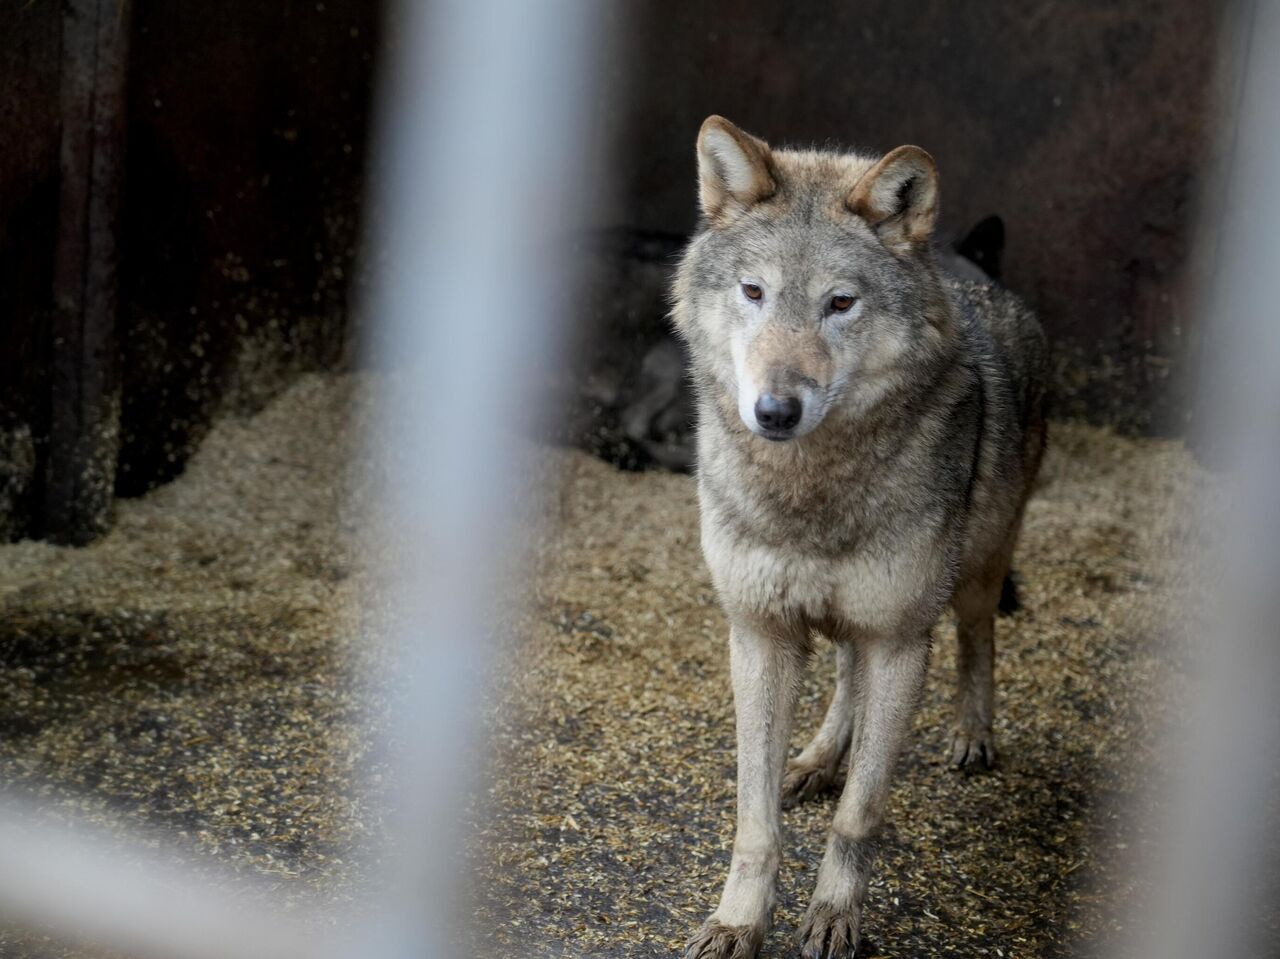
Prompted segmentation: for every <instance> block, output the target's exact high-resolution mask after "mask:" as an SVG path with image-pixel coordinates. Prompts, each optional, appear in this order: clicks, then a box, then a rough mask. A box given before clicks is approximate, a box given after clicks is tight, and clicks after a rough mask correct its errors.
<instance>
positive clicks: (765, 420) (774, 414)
mask: <svg viewBox="0 0 1280 959" xmlns="http://www.w3.org/2000/svg"><path fill="white" fill-rule="evenodd" d="M802 409H803V407H801V405H800V400H798V399H797V398H796V397H794V396H774V395H773V394H772V393H765V394H764V396H762V397H760V399H758V400H756V422H757V423H759V424H760V428H761V429H766V430H779V431H781V430H789V429H791V428H792V427H794V426H795V425H796V424H797V423H799V422H800V413H801V411H802Z"/></svg>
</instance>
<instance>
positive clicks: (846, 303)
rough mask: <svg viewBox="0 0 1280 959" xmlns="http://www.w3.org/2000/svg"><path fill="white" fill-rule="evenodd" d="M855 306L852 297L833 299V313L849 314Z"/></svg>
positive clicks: (834, 297)
mask: <svg viewBox="0 0 1280 959" xmlns="http://www.w3.org/2000/svg"><path fill="white" fill-rule="evenodd" d="M852 306H853V297H851V296H833V297H832V298H831V312H832V313H848V312H849V309H850V308H851V307H852Z"/></svg>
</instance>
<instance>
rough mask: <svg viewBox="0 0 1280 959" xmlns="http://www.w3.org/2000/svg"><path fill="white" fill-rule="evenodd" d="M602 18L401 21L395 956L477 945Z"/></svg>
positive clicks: (468, 4) (384, 204)
mask: <svg viewBox="0 0 1280 959" xmlns="http://www.w3.org/2000/svg"><path fill="white" fill-rule="evenodd" d="M601 17H602V5H600V4H596V3H593V2H590V0H543V2H538V3H514V2H512V3H506V2H495V0H440V2H435V3H431V4H426V3H418V2H415V0H401V2H400V3H398V4H397V5H395V7H394V8H393V13H392V24H391V29H390V30H389V31H388V32H389V33H390V34H392V35H393V36H395V37H396V38H397V39H398V43H397V44H396V49H395V50H394V51H393V52H392V56H393V61H392V65H391V73H390V74H389V76H388V77H387V78H386V79H387V82H386V91H385V94H384V96H385V100H384V103H383V113H382V117H381V127H380V137H379V139H380V143H381V161H382V162H381V164H380V166H379V172H378V177H379V188H378V193H377V196H376V198H375V207H376V209H377V210H378V211H380V214H381V221H382V222H383V223H384V224H385V229H384V230H382V231H380V232H378V233H376V234H375V235H374V237H373V238H372V243H373V245H374V246H375V251H374V252H375V254H376V255H377V257H378V258H379V259H380V261H381V262H382V263H383V265H384V272H383V274H382V279H381V283H380V289H379V291H378V293H377V294H376V295H375V310H376V317H377V323H376V330H377V336H376V341H375V342H374V344H373V352H374V355H375V358H376V361H377V365H378V366H379V367H381V368H384V369H388V370H390V371H391V375H390V383H391V388H390V389H389V390H388V392H387V396H386V402H387V405H386V412H385V417H384V425H383V429H382V430H381V431H380V432H381V434H382V436H383V437H384V439H385V442H384V443H383V444H382V445H380V446H377V447H375V448H374V449H373V450H372V458H373V459H374V460H376V461H379V462H380V463H381V464H382V469H381V472H382V473H383V474H385V475H387V476H389V477H390V478H391V483H390V489H391V493H390V496H389V497H388V502H387V515H388V517H389V520H388V521H385V522H384V523H383V526H384V527H386V528H389V529H390V530H391V533H390V535H391V536H392V537H393V538H394V540H395V545H394V548H392V549H390V550H389V552H390V553H391V554H392V555H395V556H396V557H397V560H396V563H397V566H396V568H395V569H394V570H393V571H392V580H393V584H394V589H393V596H394V600H395V606H396V607H397V609H398V610H399V612H400V613H401V615H402V617H403V618H402V620H401V626H400V628H399V644H398V646H399V665H398V673H399V675H400V676H402V677H403V678H404V681H405V682H404V687H405V692H404V695H403V696H401V697H400V699H399V700H398V704H399V708H398V713H397V716H396V719H395V722H394V724H393V734H392V736H391V741H392V743H393V744H395V745H394V746H393V755H394V757H395V762H394V766H395V769H396V776H397V777H398V778H399V788H398V792H397V793H396V797H395V800H394V804H395V807H396V811H395V815H394V820H395V822H396V824H397V827H396V828H397V834H398V840H399V843H398V848H397V850H396V855H395V856H394V857H393V858H394V860H395V864H394V866H393V867H392V869H393V872H392V878H391V881H390V883H389V886H390V888H391V889H392V890H393V892H392V895H391V899H390V901H389V902H388V903H386V916H385V918H384V920H383V921H380V922H379V923H378V924H377V929H378V933H377V935H378V937H379V939H380V942H381V946H380V947H379V950H378V952H377V954H378V955H382V956H389V957H396V959H399V957H405V959H407V957H415V959H417V957H434V956H446V955H454V954H457V952H458V951H459V949H460V947H459V945H458V942H459V941H462V940H464V939H465V937H466V935H467V930H465V929H462V928H459V925H460V924H459V922H458V921H457V916H458V915H459V914H465V912H466V911H467V910H465V909H464V908H461V906H462V901H461V899H460V898H459V897H460V892H459V889H458V880H459V873H458V863H457V861H456V860H457V855H458V853H459V835H460V830H459V821H460V817H461V814H462V811H463V805H464V802H465V801H466V798H467V796H468V794H469V792H470V790H471V787H472V786H473V785H474V784H475V782H476V777H475V770H476V769H477V768H478V767H479V766H481V765H482V764H483V755H482V753H481V752H480V741H479V735H478V732H477V729H478V723H479V694H480V690H481V686H482V676H483V675H484V671H485V668H486V665H487V663H488V661H489V659H490V655H491V652H490V647H489V637H490V636H491V634H492V630H493V629H494V625H495V624H494V622H493V620H492V618H491V616H490V613H491V611H492V610H493V608H494V607H495V605H496V599H497V597H496V596H495V591H496V590H497V589H499V582H500V576H499V574H498V570H500V569H502V568H504V567H506V566H508V565H509V564H508V562H507V559H508V557H509V556H510V555H511V552H512V546H511V533H512V524H513V522H514V520H515V517H516V511H515V508H514V504H516V503H518V502H520V501H521V500H522V499H527V497H528V495H529V494H530V492H531V491H530V479H529V477H528V475H527V474H526V473H525V472H524V471H523V470H522V467H521V463H520V458H519V456H518V455H517V453H516V446H517V444H516V439H517V437H518V435H519V433H520V432H521V430H522V429H523V428H525V427H526V426H527V425H528V424H529V422H530V407H531V405H533V404H532V399H531V397H532V395H533V377H534V374H535V372H536V371H538V370H539V369H542V368H544V366H545V364H546V363H547V362H548V360H549V356H550V354H551V352H552V351H553V350H554V348H555V345H556V344H557V343H558V342H559V330H560V329H561V327H562V326H563V324H564V318H565V313H566V311H567V310H568V300H569V297H568V295H567V294H568V290H569V288H570V286H571V284H572V269H571V267H572V263H571V261H570V257H569V251H570V246H571V244H570V243H569V242H568V238H569V235H570V234H571V232H572V230H573V227H574V226H575V225H576V220H577V217H578V215H579V213H580V212H581V210H582V207H583V205H584V204H585V202H586V201H587V198H588V193H589V189H588V188H587V187H586V185H585V184H586V183H587V182H589V180H590V177H589V176H588V175H587V174H588V166H589V163H588V160H587V157H588V154H589V149H588V146H587V142H588V138H587V136H586V130H585V129H584V127H585V118H586V117H587V116H588V115H590V112H591V111H590V110H589V109H588V107H589V105H590V101H591V97H592V90H593V89H594V87H595V84H594V69H595V63H596V62H597V60H598V58H599V56H600V50H601V46H602V45H603V44H604V42H605V38H604V37H602V35H601V30H600V22H601ZM376 215H377V214H375V216H376ZM365 948H367V946H366V947H365ZM363 954H365V955H367V954H369V953H367V952H366V953H363Z"/></svg>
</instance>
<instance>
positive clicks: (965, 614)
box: [951, 564, 1005, 769]
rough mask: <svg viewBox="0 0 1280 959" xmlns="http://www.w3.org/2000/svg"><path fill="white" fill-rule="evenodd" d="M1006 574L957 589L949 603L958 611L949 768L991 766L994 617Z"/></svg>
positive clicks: (993, 758)
mask: <svg viewBox="0 0 1280 959" xmlns="http://www.w3.org/2000/svg"><path fill="white" fill-rule="evenodd" d="M1004 578H1005V569H1004V568H1003V564H999V568H998V569H996V570H991V571H989V574H988V575H984V576H981V577H977V578H975V579H973V580H971V581H970V582H967V583H963V584H961V586H960V588H959V589H957V590H956V594H955V597H954V598H953V599H952V606H953V607H954V608H955V611H956V643H957V648H956V692H955V700H954V708H955V718H954V720H953V725H952V731H951V765H952V766H955V767H956V768H957V769H961V768H965V767H971V766H975V765H977V764H978V763H981V764H982V765H983V766H986V767H988V768H990V767H991V766H993V765H995V761H996V750H995V741H994V740H993V738H992V734H991V721H992V716H993V714H994V712H995V618H996V609H997V607H998V606H999V604H1000V591H1001V587H1002V585H1003V583H1004Z"/></svg>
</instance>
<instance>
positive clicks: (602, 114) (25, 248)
mask: <svg viewBox="0 0 1280 959" xmlns="http://www.w3.org/2000/svg"><path fill="white" fill-rule="evenodd" d="M213 9H214V8H212V7H210V5H208V4H202V3H195V2H192V0H167V2H160V0H135V2H133V3H132V4H131V10H132V23H131V38H130V43H131V53H130V59H129V75H128V81H127V83H128V86H127V100H128V122H127V133H126V143H125V147H126V160H125V164H126V166H125V170H126V175H125V191H124V201H123V212H122V224H121V228H120V242H121V263H120V287H121V299H120V304H121V305H120V315H119V321H118V330H119V344H120V347H119V348H120V359H121V378H122V383H123V386H122V433H121V448H120V465H119V471H118V475H117V482H116V487H117V492H118V493H119V494H121V495H136V494H138V493H140V492H143V491H145V490H146V489H148V488H150V487H151V486H153V485H154V484H156V483H158V482H162V481H164V480H166V479H169V478H171V477H173V476H174V475H176V474H177V473H178V472H179V471H180V470H181V468H182V465H183V463H184V462H185V460H186V457H187V456H188V455H189V453H190V451H191V450H192V449H193V448H194V446H195V445H196V444H197V443H198V441H199V439H200V437H201V436H202V435H203V432H204V430H205V429H206V427H207V424H208V422H209V419H210V417H211V416H212V415H214V414H215V413H216V412H217V411H219V410H224V409H231V410H251V409H254V408H257V407H258V406H260V405H261V404H262V403H264V402H265V401H266V400H268V399H270V398H271V396H273V395H275V393H277V392H278V391H279V389H280V388H281V387H282V386H283V385H285V384H287V382H288V381H289V379H290V378H291V377H292V376H293V375H295V374H296V373H298V372H299V371H303V370H311V369H332V368H340V367H343V366H344V365H348V364H349V363H350V362H351V357H352V355H353V351H352V349H351V344H352V342H353V341H354V340H355V337H354V335H353V331H352V327H351V321H350V319H349V317H350V315H351V310H350V309H349V305H350V303H351V302H352V301H353V299H358V295H359V290H358V282H357V283H356V284H355V285H354V286H353V277H356V264H355V253H356V247H357V242H358V237H359V235H360V232H359V231H360V223H361V208H360V199H361V197H362V195H363V193H364V189H365V186H366V184H365V183H364V162H365V152H366V147H367V145H368V137H369V132H370V114H371V109H370V107H371V94H372V90H373V87H374V83H375V78H376V68H377V59H378V52H379V49H380V39H381V37H382V35H383V31H384V29H385V25H384V24H383V16H382V12H381V10H380V7H379V5H378V4H376V3H372V2H368V0H326V2H323V3H315V2H311V3H297V2H288V0H286V2H278V3H261V2H259V0H223V2H221V3H219V4H217V6H216V13H215V12H213ZM1216 11H1217V7H1216V6H1215V5H1212V4H1205V3H1203V2H1199V0H1163V2H1148V0H1081V2H1074V3H1071V4H1065V3H1061V2H1058V3H1055V2H1043V3H1034V2H1033V3H1024V2H998V3H984V4H961V3H954V2H953V3H942V2H919V3H901V2H892V0H864V2H861V3H858V4H851V3H844V4H838V3H830V2H817V0H800V2H794V3H789V4H775V3H766V2H762V0H752V2H727V0H716V2H708V3H696V4H689V3H678V2H674V0H662V2H646V3H643V4H641V3H634V4H629V5H620V6H617V7H616V8H615V20H616V22H617V25H618V29H619V32H620V34H621V36H620V43H621V46H622V48H623V50H624V51H625V52H626V55H625V56H621V57H617V58H610V60H609V63H610V66H609V67H607V69H606V73H607V75H606V77H605V78H604V79H603V80H602V81H601V84H600V92H599V97H598V108H597V110H596V115H595V133H596V135H597V136H598V138H599V141H600V142H601V143H602V144H604V145H606V146H607V147H608V148H609V152H610V153H611V155H612V156H613V157H614V160H613V163H612V166H611V170H612V173H613V174H614V175H615V176H616V178H617V180H616V183H615V184H614V190H615V195H614V197H613V201H612V202H611V203H608V204H604V205H602V206H601V207H600V215H599V218H598V219H599V222H597V223H595V224H594V225H595V226H597V227H611V228H617V227H621V228H625V229H626V230H631V231H636V230H641V231H657V232H660V233H665V234H677V235H678V234H682V233H684V232H687V231H688V230H689V229H690V228H691V227H692V225H693V222H694V215H695V208H694V185H693V179H694V171H693V140H694V136H695V135H696V131H697V128H698V125H699V123H700V122H701V120H702V118H703V117H704V116H705V115H707V114H708V113H712V112H715V113H721V114H724V115H726V116H728V117H730V118H731V119H733V120H734V121H735V122H737V123H739V124H740V125H742V126H743V127H745V128H746V129H749V130H751V131H752V132H754V133H757V134H758V135H760V136H763V137H765V138H766V139H769V140H771V141H773V142H775V143H799V144H810V143H819V144H824V143H831V144H838V145H848V146H858V147H864V148H868V149H876V150H883V149H888V148H891V147H893V146H896V145H898V144H899V143H906V142H914V143H918V144H920V145H921V146H924V147H925V148H926V149H928V150H929V151H930V152H931V153H933V155H934V156H935V157H936V158H937V160H938V163H939V167H940V169H941V172H942V182H943V204H944V207H943V208H944V230H948V231H961V230H963V229H964V228H966V227H967V226H969V225H971V224H972V223H974V222H976V221H977V220H979V219H981V218H982V217H984V216H986V215H988V214H991V213H998V214H999V215H1000V216H1001V217H1003V218H1004V220H1005V223H1006V225H1007V228H1008V247H1007V251H1006V258H1005V280H1006V282H1007V283H1008V284H1009V285H1010V286H1011V287H1012V288H1014V289H1015V290H1017V291H1018V292H1019V293H1021V294H1022V295H1023V296H1025V297H1026V298H1027V299H1028V300H1030V301H1031V303H1032V304H1033V305H1034V306H1035V307H1036V308H1037V309H1038V310H1039V311H1040V314H1041V316H1042V317H1043V319H1044V321H1045V324H1046V326H1047V327H1048V329H1049V331H1050V334H1051V336H1052V337H1053V340H1054V342H1055V351H1056V362H1055V382H1054V402H1055V409H1056V411H1057V413H1058V415H1069V416H1081V417H1086V418H1089V419H1091V420H1094V421H1098V422H1106V423H1111V424H1114V425H1116V426H1117V427H1119V428H1121V429H1125V430H1137V431H1157V432H1173V433H1177V432H1180V431H1181V430H1182V428H1183V426H1184V424H1185V422H1186V421H1187V418H1188V416H1189V413H1190V411H1189V409H1188V406H1187V402H1186V399H1185V396H1186V379H1185V377H1184V376H1183V375H1182V370H1183V369H1184V368H1185V366H1186V365H1187V363H1188V361H1189V358H1191V357H1193V356H1194V353H1195V330H1194V327H1193V326H1192V325H1191V322H1190V318H1189V317H1188V307H1187V296H1186V273H1187V263H1188V256H1189V237H1190V227H1191V224H1192V220H1193V216H1194V208H1193V207H1194V201H1195V198H1196V197H1197V193H1198V173H1199V171H1200V170H1201V168H1202V166H1203V164H1204V161H1205V160H1206V151H1207V144H1208V131H1209V84H1210V79H1211V74H1212V71H1213V54H1214V52H1215V50H1216V30H1217V16H1218V14H1217V12H1216ZM60 37H61V13H60V6H59V4H57V3H54V2H50V0H0V538H4V537H10V538H13V537H20V536H24V535H32V534H36V535H38V534H39V533H40V526H41V521H40V503H41V499H42V486H43V473H44V460H45V455H46V454H45V451H44V446H43V444H44V438H45V437H46V436H47V431H48V422H49V377H48V368H49V363H50V357H51V351H52V350H54V349H55V345H54V344H53V343H52V342H51V337H50V336H49V314H50V308H51V287H52V281H53V277H52V271H53V249H54V243H55V239H56V229H57V226H56V212H57V198H58V143H59V106H58V90H59V50H60ZM624 87H625V88H626V89H627V90H629V94H630V95H629V97H627V98H624V99H618V98H616V97H615V96H614V91H616V90H619V89H622V88H624ZM660 309H661V308H660V306H658V305H656V304H655V307H654V313H655V315H654V316H653V318H652V321H653V323H654V324H655V325H660V324H661V322H662V317H661V315H660ZM604 322H606V323H607V322H608V317H605V319H604Z"/></svg>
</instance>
